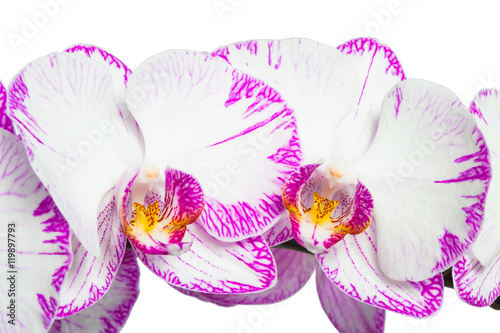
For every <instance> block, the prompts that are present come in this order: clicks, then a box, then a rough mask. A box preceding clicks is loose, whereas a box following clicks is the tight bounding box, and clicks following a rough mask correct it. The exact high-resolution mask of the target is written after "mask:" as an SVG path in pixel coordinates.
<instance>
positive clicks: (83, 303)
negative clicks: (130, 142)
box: [57, 191, 127, 318]
mask: <svg viewBox="0 0 500 333" xmlns="http://www.w3.org/2000/svg"><path fill="white" fill-rule="evenodd" d="M97 222H98V226H99V228H98V233H99V244H100V250H101V255H100V256H98V257H96V256H93V255H92V254H91V253H89V252H88V251H87V250H86V249H85V248H84V247H83V245H82V243H80V242H79V241H78V238H77V237H76V236H75V235H74V234H73V237H72V239H71V244H72V248H73V262H72V263H71V268H70V270H69V272H68V274H67V275H66V278H65V279H64V282H63V285H62V288H61V298H60V304H59V308H58V310H57V317H58V318H63V317H67V316H71V315H74V314H75V313H78V312H80V311H82V310H85V309H86V308H88V307H89V306H91V305H93V304H94V303H96V302H98V301H99V300H100V299H101V298H102V297H103V296H104V294H105V293H106V292H107V291H108V289H109V288H110V286H111V283H112V282H113V279H114V277H115V275H116V274H117V271H118V268H119V267H120V263H121V261H122V258H123V255H124V253H125V246H126V241H127V238H126V237H125V235H124V234H123V232H122V231H121V230H120V222H119V219H118V216H117V214H116V204H115V197H114V191H110V192H108V193H107V194H106V195H105V196H104V198H103V200H102V202H101V204H100V207H99V215H98V217H97Z"/></svg>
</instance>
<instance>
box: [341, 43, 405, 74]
mask: <svg viewBox="0 0 500 333" xmlns="http://www.w3.org/2000/svg"><path fill="white" fill-rule="evenodd" d="M338 49H339V50H340V51H341V52H342V53H344V54H361V55H362V54H363V53H364V52H369V51H372V50H373V49H376V50H375V51H374V54H373V57H375V55H376V54H377V52H383V53H384V57H385V58H386V59H387V61H388V65H387V68H386V73H391V74H392V75H394V76H401V77H402V78H401V80H405V79H406V76H405V74H404V72H403V67H402V66H401V64H400V62H399V60H398V58H397V57H396V54H395V53H394V52H393V51H392V50H391V49H390V48H389V47H388V46H386V45H382V44H379V43H378V42H377V41H376V40H375V39H372V38H357V39H353V40H350V41H348V42H346V43H344V44H342V45H340V46H338Z"/></svg>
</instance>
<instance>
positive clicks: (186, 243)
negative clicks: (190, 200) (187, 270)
mask: <svg viewBox="0 0 500 333" xmlns="http://www.w3.org/2000/svg"><path fill="white" fill-rule="evenodd" d="M186 180H187V182H188V183H189V182H193V181H194V182H195V183H196V184H195V185H197V186H198V187H199V184H198V183H197V182H196V180H194V178H193V177H191V176H190V175H187V174H184V173H182V172H180V171H177V170H173V169H170V170H167V171H166V172H165V178H163V177H161V176H160V172H159V169H158V168H157V167H156V166H153V165H145V166H144V167H143V168H142V169H141V170H140V171H139V173H138V174H137V175H136V177H134V178H133V179H132V181H130V182H129V186H128V188H129V189H130V190H129V191H128V193H126V194H124V196H123V199H122V204H121V208H120V215H121V220H122V230H123V232H124V233H125V235H126V236H127V237H128V239H129V240H130V242H131V244H132V245H133V246H134V247H135V248H137V249H139V250H141V251H142V252H144V253H147V254H160V255H181V254H183V253H185V252H186V251H187V250H189V248H190V247H191V244H192V242H193V240H192V238H191V235H190V234H189V233H187V232H186V231H187V226H188V225H189V224H191V223H193V222H195V221H196V219H197V218H198V217H199V216H200V215H201V213H202V211H203V207H204V200H203V193H202V192H201V188H199V191H197V192H196V193H195V197H199V196H200V193H201V202H199V201H200V200H197V201H198V202H197V201H196V200H194V202H197V204H196V207H195V209H192V208H193V207H187V208H189V209H188V210H186V207H183V206H182V203H183V201H185V200H182V197H181V196H182V195H183V194H184V195H185V192H187V191H185V190H184V191H181V190H180V186H182V184H184V183H186ZM125 192H127V191H125ZM127 194H128V195H127Z"/></svg>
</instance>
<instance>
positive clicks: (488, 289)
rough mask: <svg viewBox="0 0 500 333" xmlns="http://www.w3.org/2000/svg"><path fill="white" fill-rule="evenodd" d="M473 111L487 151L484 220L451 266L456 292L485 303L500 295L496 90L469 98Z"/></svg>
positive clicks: (499, 99)
mask: <svg viewBox="0 0 500 333" xmlns="http://www.w3.org/2000/svg"><path fill="white" fill-rule="evenodd" d="M470 111H471V112H472V113H473V114H474V116H475V118H476V121H477V126H478V127H479V129H480V130H481V132H482V133H483V135H484V138H485V140H486V143H487V145H488V150H489V151H490V163H491V171H492V178H491V182H490V186H489V189H488V195H487V198H486V204H485V212H484V222H483V225H482V227H481V230H480V232H479V235H478V237H477V239H476V242H475V243H474V245H473V246H472V251H470V252H469V253H467V254H466V255H465V256H464V257H463V258H462V259H460V260H459V261H458V262H457V263H456V264H455V266H454V267H453V280H454V285H455V290H456V291H457V294H458V296H459V297H460V298H461V299H462V300H464V301H465V302H467V303H469V304H472V305H475V306H488V305H490V304H491V303H493V301H494V300H495V299H496V298H497V297H499V296H500V257H499V255H500V246H499V245H498V239H499V238H500V227H499V224H498V222H499V219H500V210H499V209H498V200H500V177H499V176H498V172H500V157H499V153H500V145H499V140H500V136H499V129H500V95H499V91H498V90H494V89H488V90H483V91H480V92H479V93H478V94H477V95H476V97H475V98H474V100H473V101H472V104H471V107H470Z"/></svg>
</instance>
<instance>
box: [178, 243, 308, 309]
mask: <svg viewBox="0 0 500 333" xmlns="http://www.w3.org/2000/svg"><path fill="white" fill-rule="evenodd" d="M271 251H272V253H273V256H274V259H275V260H276V265H277V268H278V282H277V284H276V285H275V286H274V287H272V288H270V289H267V290H265V291H262V292H258V293H251V294H240V295H234V294H232V295H231V294H207V293H200V292H194V291H192V290H187V289H182V288H176V289H177V290H178V291H180V292H181V293H184V294H186V295H189V296H193V297H196V298H198V299H200V300H202V301H204V302H211V303H214V304H217V305H220V306H233V305H240V304H272V303H277V302H281V301H283V300H285V299H287V298H289V297H292V296H293V295H295V294H296V293H297V292H298V291H299V290H300V289H302V287H304V286H305V285H306V283H307V281H309V278H310V277H311V275H312V273H313V271H314V267H315V263H316V258H314V256H312V255H310V254H307V253H302V252H296V251H292V250H286V249H271Z"/></svg>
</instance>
